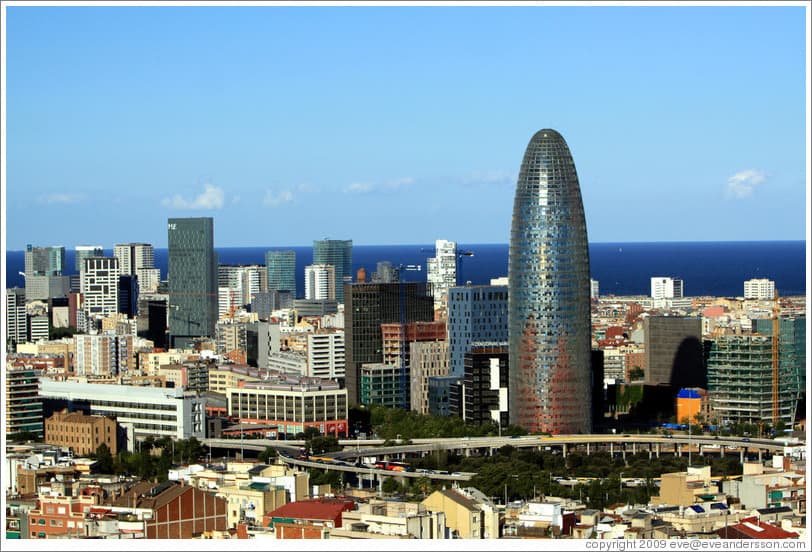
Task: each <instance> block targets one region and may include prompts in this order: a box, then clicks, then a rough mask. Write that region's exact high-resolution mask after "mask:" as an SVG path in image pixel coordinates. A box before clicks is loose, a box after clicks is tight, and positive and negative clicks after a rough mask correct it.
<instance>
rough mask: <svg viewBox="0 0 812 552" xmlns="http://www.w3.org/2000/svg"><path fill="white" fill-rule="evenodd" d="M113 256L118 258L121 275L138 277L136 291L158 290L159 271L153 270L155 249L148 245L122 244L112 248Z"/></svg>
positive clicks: (150, 291)
mask: <svg viewBox="0 0 812 552" xmlns="http://www.w3.org/2000/svg"><path fill="white" fill-rule="evenodd" d="M113 256H114V257H116V258H118V261H119V266H120V267H121V274H122V275H126V274H130V275H133V276H137V277H138V289H139V290H140V291H141V292H144V293H152V292H155V291H156V290H157V289H158V284H159V283H160V281H161V270H160V269H159V268H155V248H154V247H153V246H152V245H151V244H148V243H123V244H116V245H115V246H114V247H113Z"/></svg>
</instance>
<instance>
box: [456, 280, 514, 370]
mask: <svg viewBox="0 0 812 552" xmlns="http://www.w3.org/2000/svg"><path fill="white" fill-rule="evenodd" d="M507 340H508V288H507V286H464V287H455V288H451V289H450V290H449V291H448V348H449V354H450V358H449V370H450V374H451V375H452V376H457V377H462V376H463V374H465V353H467V352H468V349H469V346H470V344H471V343H472V342H474V341H507Z"/></svg>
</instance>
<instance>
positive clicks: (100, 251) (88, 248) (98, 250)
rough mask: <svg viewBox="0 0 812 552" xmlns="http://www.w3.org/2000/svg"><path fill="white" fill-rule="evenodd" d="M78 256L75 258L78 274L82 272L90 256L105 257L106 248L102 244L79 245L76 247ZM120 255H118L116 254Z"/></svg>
mask: <svg viewBox="0 0 812 552" xmlns="http://www.w3.org/2000/svg"><path fill="white" fill-rule="evenodd" d="M74 251H75V253H76V256H75V257H74V259H73V263H74V268H75V269H76V274H81V273H82V269H83V268H84V267H85V264H84V260H85V259H86V258H88V257H104V248H103V247H102V246H101V245H77V246H76V247H75V248H74ZM116 257H118V255H116Z"/></svg>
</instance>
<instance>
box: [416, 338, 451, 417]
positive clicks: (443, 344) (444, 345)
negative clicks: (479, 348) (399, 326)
mask: <svg viewBox="0 0 812 552" xmlns="http://www.w3.org/2000/svg"><path fill="white" fill-rule="evenodd" d="M409 349H410V355H409V356H410V357H411V358H410V362H409V367H410V370H409V377H410V378H411V380H412V381H411V387H412V388H411V403H412V404H411V409H412V410H414V411H417V412H419V413H421V414H428V413H429V405H430V398H429V380H430V379H431V378H434V377H443V376H448V341H446V340H444V339H443V340H441V341H413V342H411V343H410V344H409Z"/></svg>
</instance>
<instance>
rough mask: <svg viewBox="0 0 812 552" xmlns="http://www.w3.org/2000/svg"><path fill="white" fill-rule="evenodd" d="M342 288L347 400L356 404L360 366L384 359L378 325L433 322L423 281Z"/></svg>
mask: <svg viewBox="0 0 812 552" xmlns="http://www.w3.org/2000/svg"><path fill="white" fill-rule="evenodd" d="M344 289H345V292H346V304H345V307H344V332H345V337H344V339H345V346H346V386H347V397H348V400H349V401H350V404H358V400H359V391H360V388H359V384H360V375H361V365H363V364H374V363H382V362H383V360H384V359H383V334H382V331H381V324H386V323H392V322H400V323H409V322H430V321H433V320H434V300H433V299H432V297H431V295H430V294H429V292H428V286H427V284H426V283H425V282H403V283H399V284H371V283H370V284H349V285H347V286H346V287H345V288H344Z"/></svg>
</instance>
